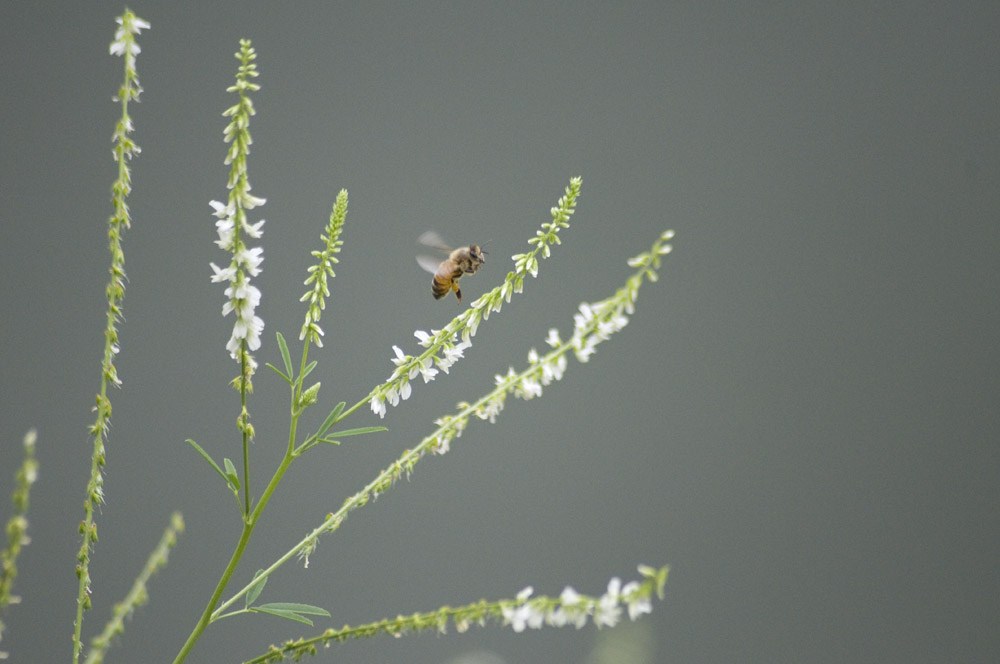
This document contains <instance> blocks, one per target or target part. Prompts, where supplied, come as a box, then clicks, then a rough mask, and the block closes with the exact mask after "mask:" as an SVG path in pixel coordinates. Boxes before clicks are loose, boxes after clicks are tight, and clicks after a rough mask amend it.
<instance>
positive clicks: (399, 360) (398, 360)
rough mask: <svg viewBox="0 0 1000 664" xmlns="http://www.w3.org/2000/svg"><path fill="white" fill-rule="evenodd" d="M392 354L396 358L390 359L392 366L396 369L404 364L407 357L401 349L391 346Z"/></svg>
mask: <svg viewBox="0 0 1000 664" xmlns="http://www.w3.org/2000/svg"><path fill="white" fill-rule="evenodd" d="M392 352H394V353H395V354H396V357H394V358H392V363H393V364H395V365H396V366H397V367H399V366H402V365H404V364H406V360H407V356H406V354H405V353H403V349H402V348H400V347H399V346H393V347H392Z"/></svg>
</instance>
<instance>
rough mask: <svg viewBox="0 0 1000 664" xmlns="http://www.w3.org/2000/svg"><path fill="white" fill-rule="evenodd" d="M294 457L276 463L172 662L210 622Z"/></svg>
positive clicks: (184, 653)
mask: <svg viewBox="0 0 1000 664" xmlns="http://www.w3.org/2000/svg"><path fill="white" fill-rule="evenodd" d="M294 460H295V458H294V457H293V456H291V455H290V454H286V455H285V457H284V458H283V459H282V460H281V463H280V464H278V468H277V470H275V471H274V475H273V476H272V477H271V481H270V482H268V484H267V488H266V489H264V493H263V494H261V497H260V500H258V501H257V504H256V506H254V509H253V512H251V514H250V516H249V518H247V520H246V522H245V523H244V524H243V532H241V533H240V539H239V541H238V542H237V543H236V549H235V550H234V551H233V555H232V556H231V557H230V559H229V563H228V564H227V565H226V568H225V570H223V572H222V576H221V577H220V578H219V582H218V583H217V584H216V585H215V589H214V590H213V591H212V596H211V597H210V598H209V600H208V604H207V605H206V606H205V610H204V611H203V612H202V614H201V617H200V618H199V619H198V622H197V623H196V624H195V626H194V629H193V630H191V634H190V635H189V636H188V638H187V641H185V642H184V646H183V647H182V648H181V649H180V651H179V652H178V653H177V657H175V658H174V664H179V663H180V662H183V661H184V660H185V659H186V658H187V656H188V654H190V652H191V649H192V648H193V647H194V645H195V643H197V642H198V639H199V638H201V635H202V633H203V632H204V631H205V628H207V627H208V625H209V624H210V623H211V622H212V619H213V618H212V613H213V611H214V610H215V605H216V604H218V603H219V598H220V597H222V593H223V592H225V590H226V586H227V585H228V584H229V580H230V579H231V578H232V576H233V573H234V572H235V571H236V568H237V567H238V566H239V564H240V559H241V558H242V557H243V552H244V551H245V550H246V547H247V544H248V543H249V542H250V536H251V535H253V531H254V528H255V527H256V526H257V521H258V519H259V518H260V515H261V512H263V511H264V508H265V507H266V506H267V503H268V502H269V501H270V500H271V494H273V493H274V490H275V489H276V488H277V486H278V483H279V482H281V478H282V477H284V475H285V471H287V470H288V467H289V465H291V463H292V461H294Z"/></svg>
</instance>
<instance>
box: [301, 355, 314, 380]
mask: <svg viewBox="0 0 1000 664" xmlns="http://www.w3.org/2000/svg"><path fill="white" fill-rule="evenodd" d="M316 364H317V362H316V360H313V361H312V362H310V363H309V364H307V365H306V368H305V371H303V372H302V380H305V379H306V376H308V375H309V374H311V373H312V370H313V369H315V368H316Z"/></svg>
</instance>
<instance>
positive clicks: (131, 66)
mask: <svg viewBox="0 0 1000 664" xmlns="http://www.w3.org/2000/svg"><path fill="white" fill-rule="evenodd" d="M116 20H117V22H118V29H117V30H115V39H114V41H113V42H111V46H110V48H109V51H110V53H111V55H120V56H124V58H125V64H124V68H125V72H124V78H123V81H122V86H121V88H119V91H118V94H117V95H115V97H114V98H113V99H114V101H116V102H118V103H120V104H121V109H122V115H121V118H120V119H119V120H118V123H117V124H116V125H115V131H114V133H113V134H112V136H111V140H112V141H114V149H113V150H112V154H113V155H114V159H115V161H116V162H118V177H117V179H116V180H115V182H114V184H113V185H112V186H111V192H112V201H113V204H114V208H115V211H114V214H113V215H111V218H110V219H109V220H108V243H109V249H110V251H111V269H110V270H109V272H110V273H111V278H110V279H109V281H108V285H107V287H106V288H105V294H106V295H107V298H108V311H107V326H106V328H105V330H104V357H103V359H102V361H101V369H102V371H101V391H100V393H99V394H98V395H97V404H96V406H95V407H94V410H95V411H96V412H97V419H96V421H95V422H94V423H93V424H92V425H91V426H90V435H91V436H93V439H94V449H93V453H92V455H91V463H90V480H89V481H88V482H87V496H86V499H85V500H84V519H83V522H81V523H80V534H81V535H83V542H82V543H81V545H80V550H79V552H78V553H77V556H76V559H77V564H76V575H77V579H78V580H79V585H78V590H77V599H76V620H75V622H74V629H73V662H74V664H76V662H78V661H79V659H80V650H81V649H82V647H83V644H82V642H81V640H80V634H81V630H82V628H83V612H84V611H85V610H86V609H89V608H90V604H91V602H90V547H91V544H93V543H94V542H96V541H97V524H96V523H94V508H95V507H96V506H97V505H100V504H102V503H103V502H104V476H103V474H102V470H101V469H102V468H103V467H104V464H105V447H104V438H105V437H106V436H107V435H108V427H109V425H110V422H111V400H110V399H109V398H108V385H109V384H110V385H115V386H121V379H119V378H118V370H117V369H115V365H114V357H115V355H117V354H118V351H119V346H118V322H119V321H120V320H121V314H122V301H123V300H124V299H125V253H124V252H123V251H122V245H121V235H122V232H124V230H125V229H126V228H129V227H131V225H132V220H131V216H130V214H129V209H128V204H127V202H126V199H127V197H128V195H129V193H131V191H132V174H131V171H130V169H129V166H128V162H129V161H130V160H131V159H132V157H133V156H134V155H137V154H139V152H140V148H139V146H138V145H137V144H136V143H135V142H134V141H133V140H132V138H131V136H130V134H131V133H132V131H133V130H134V127H133V125H132V118H131V117H130V116H129V114H128V104H129V102H130V101H133V100H134V101H139V95H140V94H141V93H142V86H141V85H139V75H138V73H137V72H136V68H135V60H136V56H137V55H138V54H139V53H140V52H141V50H142V49H140V48H139V44H138V43H137V42H136V37H138V36H139V34H141V32H142V31H143V30H145V29H147V28H149V23H147V22H146V21H144V20H142V19H141V18H139V17H138V16H136V15H135V14H133V13H132V12H130V11H126V12H125V13H124V14H123V15H122V16H119V17H118V18H117V19H116Z"/></svg>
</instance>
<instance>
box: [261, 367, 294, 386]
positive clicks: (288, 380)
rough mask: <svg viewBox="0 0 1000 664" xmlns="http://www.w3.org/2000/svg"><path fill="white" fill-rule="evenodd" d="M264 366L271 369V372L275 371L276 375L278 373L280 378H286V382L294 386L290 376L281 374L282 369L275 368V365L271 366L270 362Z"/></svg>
mask: <svg viewBox="0 0 1000 664" xmlns="http://www.w3.org/2000/svg"><path fill="white" fill-rule="evenodd" d="M264 366H266V367H269V368H270V369H271V370H272V371H273V372H274V373H276V374H278V375H279V376H281V377H282V378H284V379H285V382H286V383H288V384H289V385H291V384H292V379H291V378H289V377H288V376H286V375H285V374H283V373H281V370H280V369H278V367H276V366H274V365H273V364H271V363H270V362H265V363H264Z"/></svg>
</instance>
